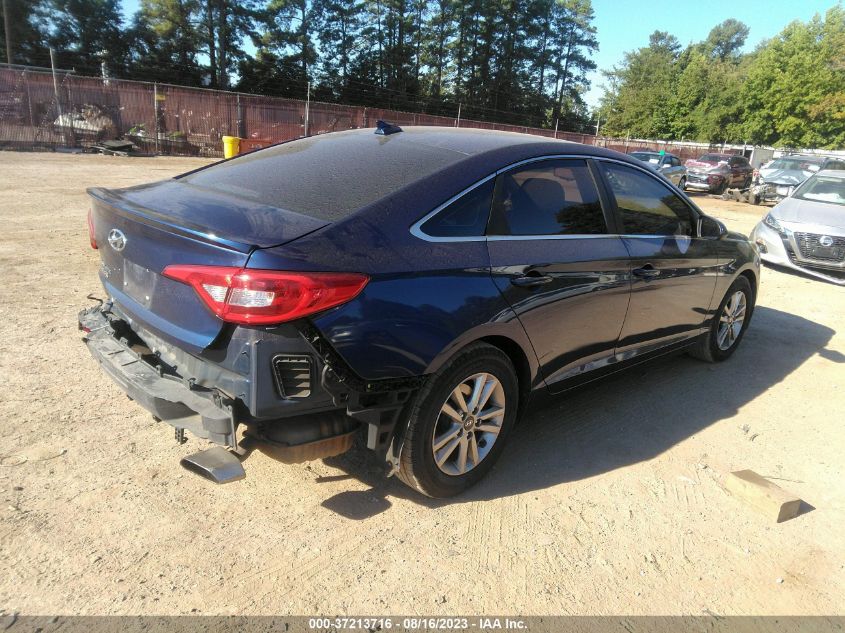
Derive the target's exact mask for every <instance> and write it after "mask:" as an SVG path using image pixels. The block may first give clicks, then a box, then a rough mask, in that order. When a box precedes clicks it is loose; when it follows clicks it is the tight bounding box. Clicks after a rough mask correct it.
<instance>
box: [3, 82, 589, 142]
mask: <svg viewBox="0 0 845 633" xmlns="http://www.w3.org/2000/svg"><path fill="white" fill-rule="evenodd" d="M379 119H384V120H386V121H390V122H391V123H395V124H397V125H445V126H454V125H456V124H459V125H460V127H470V128H483V129H491V130H506V131H512V132H523V133H528V134H537V135H539V136H547V137H556V138H561V139H566V140H571V141H577V142H579V143H588V144H590V143H592V142H593V140H594V137H593V136H591V135H588V134H576V133H572V132H555V131H554V130H546V129H541V128H532V127H523V126H518V125H505V124H499V123H490V122H487V121H471V120H464V119H461V120H460V122H458V121H456V119H453V118H449V117H442V116H433V115H428V114H418V113H413V112H399V111H394V110H386V109H382V108H368V107H363V106H347V105H339V104H332V103H321V102H313V101H312V102H311V103H310V104H306V102H305V101H301V100H296V99H283V98H279V97H265V96H258V95H247V94H240V93H234V92H224V91H218V90H206V89H202V88H186V87H184V86H172V85H167V84H152V83H146V82H140V81H128V80H123V79H102V78H98V77H81V76H79V75H75V74H73V73H67V72H57V73H56V74H55V75H54V74H52V73H50V72H44V71H39V70H32V69H23V68H8V67H7V68H0V149H20V150H33V149H57V148H62V147H83V148H84V147H91V146H92V145H97V144H98V143H101V142H102V141H105V140H112V139H126V140H130V141H132V142H133V143H134V144H135V145H136V146H137V147H138V148H139V151H140V152H142V153H149V154H167V155H181V156H198V155H199V156H221V155H222V137H223V136H238V137H241V138H247V139H256V140H261V141H264V142H273V143H277V142H280V141H286V140H290V139H294V138H298V137H301V136H305V135H306V134H307V135H309V136H310V135H314V134H324V133H326V132H335V131H339V130H349V129H353V128H366V127H374V126H375V123H376V121H377V120H379Z"/></svg>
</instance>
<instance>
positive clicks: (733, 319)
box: [690, 277, 754, 363]
mask: <svg viewBox="0 0 845 633" xmlns="http://www.w3.org/2000/svg"><path fill="white" fill-rule="evenodd" d="M753 311H754V293H753V292H752V291H751V284H750V283H749V282H748V279H747V278H745V277H738V278H737V279H736V281H734V282H733V284H732V285H731V287H730V288H728V291H727V292H726V293H725V296H724V298H723V299H722V302H721V303H720V304H719V309H718V310H717V312H716V314H715V315H714V317H713V322H712V323H711V324H710V328H709V329H708V331H707V333H706V334H704V335H702V337H701V338H700V339H699V341H698V344H697V345H696V346H695V347H694V348H692V349H691V350H690V354H692V355H693V356H695V357H696V358H700V359H701V360H705V361H707V362H710V363H713V362H718V361H721V360H725V359H726V358H728V357H730V355H731V354H733V353H734V352H735V351H736V348H737V347H739V343H740V341H741V340H742V337H743V336H744V335H745V330H746V329H748V323H749V321H750V320H751V313H752V312H753Z"/></svg>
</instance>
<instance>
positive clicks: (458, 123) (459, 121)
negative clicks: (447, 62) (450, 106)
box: [455, 103, 461, 127]
mask: <svg viewBox="0 0 845 633" xmlns="http://www.w3.org/2000/svg"><path fill="white" fill-rule="evenodd" d="M455 127H461V104H460V103H458V118H457V119H455Z"/></svg>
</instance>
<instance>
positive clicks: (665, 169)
mask: <svg viewBox="0 0 845 633" xmlns="http://www.w3.org/2000/svg"><path fill="white" fill-rule="evenodd" d="M628 155H629V156H633V157H634V158H636V159H637V160H641V161H642V162H644V163H645V164H646V165H648V166H649V167H651V168H652V169H655V170H656V171H657V172H658V173H660V174H662V175H663V176H664V177H665V178H666V179H667V180H668V181H669V182H671V183H672V184H673V185H676V186H677V187H678V188H679V189H683V188H684V187H685V186H686V184H687V168H686V167H684V166H683V164H682V163H681V159H680V158H678V157H677V156H675V155H674V154H668V153H666V152H647V151H642V150H640V151H636V152H628Z"/></svg>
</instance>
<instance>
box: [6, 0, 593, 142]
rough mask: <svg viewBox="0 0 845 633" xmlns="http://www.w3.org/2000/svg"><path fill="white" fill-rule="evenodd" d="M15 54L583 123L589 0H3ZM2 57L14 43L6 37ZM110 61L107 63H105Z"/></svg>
mask: <svg viewBox="0 0 845 633" xmlns="http://www.w3.org/2000/svg"><path fill="white" fill-rule="evenodd" d="M4 3H5V6H6V7H7V11H8V12H9V17H10V18H11V20H10V22H11V24H12V25H13V26H12V30H11V37H10V43H11V47H10V48H11V51H12V59H11V60H5V61H11V62H13V63H17V64H28V65H37V66H49V57H48V56H47V55H48V49H49V48H50V47H51V48H53V49H55V51H56V63H57V65H58V66H59V67H61V68H66V69H74V70H75V71H76V72H79V73H82V74H100V72H102V71H103V70H104V71H105V72H107V73H108V74H109V75H110V76H112V77H118V78H128V79H141V80H148V81H158V82H166V83H174V84H180V85H188V86H206V87H210V88H219V89H224V90H226V89H233V90H239V91H243V92H249V93H256V94H265V95H276V96H285V97H295V98H299V99H301V98H304V97H305V94H306V87H307V86H308V85H309V84H310V86H311V98H312V99H317V100H322V101H329V102H341V103H346V104H353V105H368V106H378V107H386V108H392V109H404V110H411V111H416V112H426V113H431V114H443V115H447V116H455V115H456V114H457V109H458V106H459V104H460V106H461V108H462V115H463V116H464V117H466V118H478V119H487V120H496V121H501V122H512V123H521V124H526V125H534V126H551V125H554V124H555V121H557V120H559V121H560V123H559V125H560V129H562V130H575V131H582V130H584V129H585V128H586V127H587V126H588V125H589V123H590V116H589V112H588V108H587V106H586V104H585V102H584V98H583V97H584V94H585V93H586V91H587V90H588V89H589V81H588V79H587V74H588V73H589V72H590V71H591V70H594V69H595V63H594V62H593V60H592V55H593V54H594V53H595V52H596V51H597V49H598V41H597V39H596V29H595V27H594V25H593V20H594V14H593V8H592V5H591V1H590V0H141V3H140V9H139V11H138V12H137V13H136V14H135V15H133V16H131V17H129V18H128V19H126V18H124V16H123V15H122V12H121V5H120V2H119V0H4ZM0 51H2V53H0V54H2V55H4V56H5V51H6V42H5V39H4V35H3V33H2V32H0ZM103 64H104V65H105V66H104V67H103Z"/></svg>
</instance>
